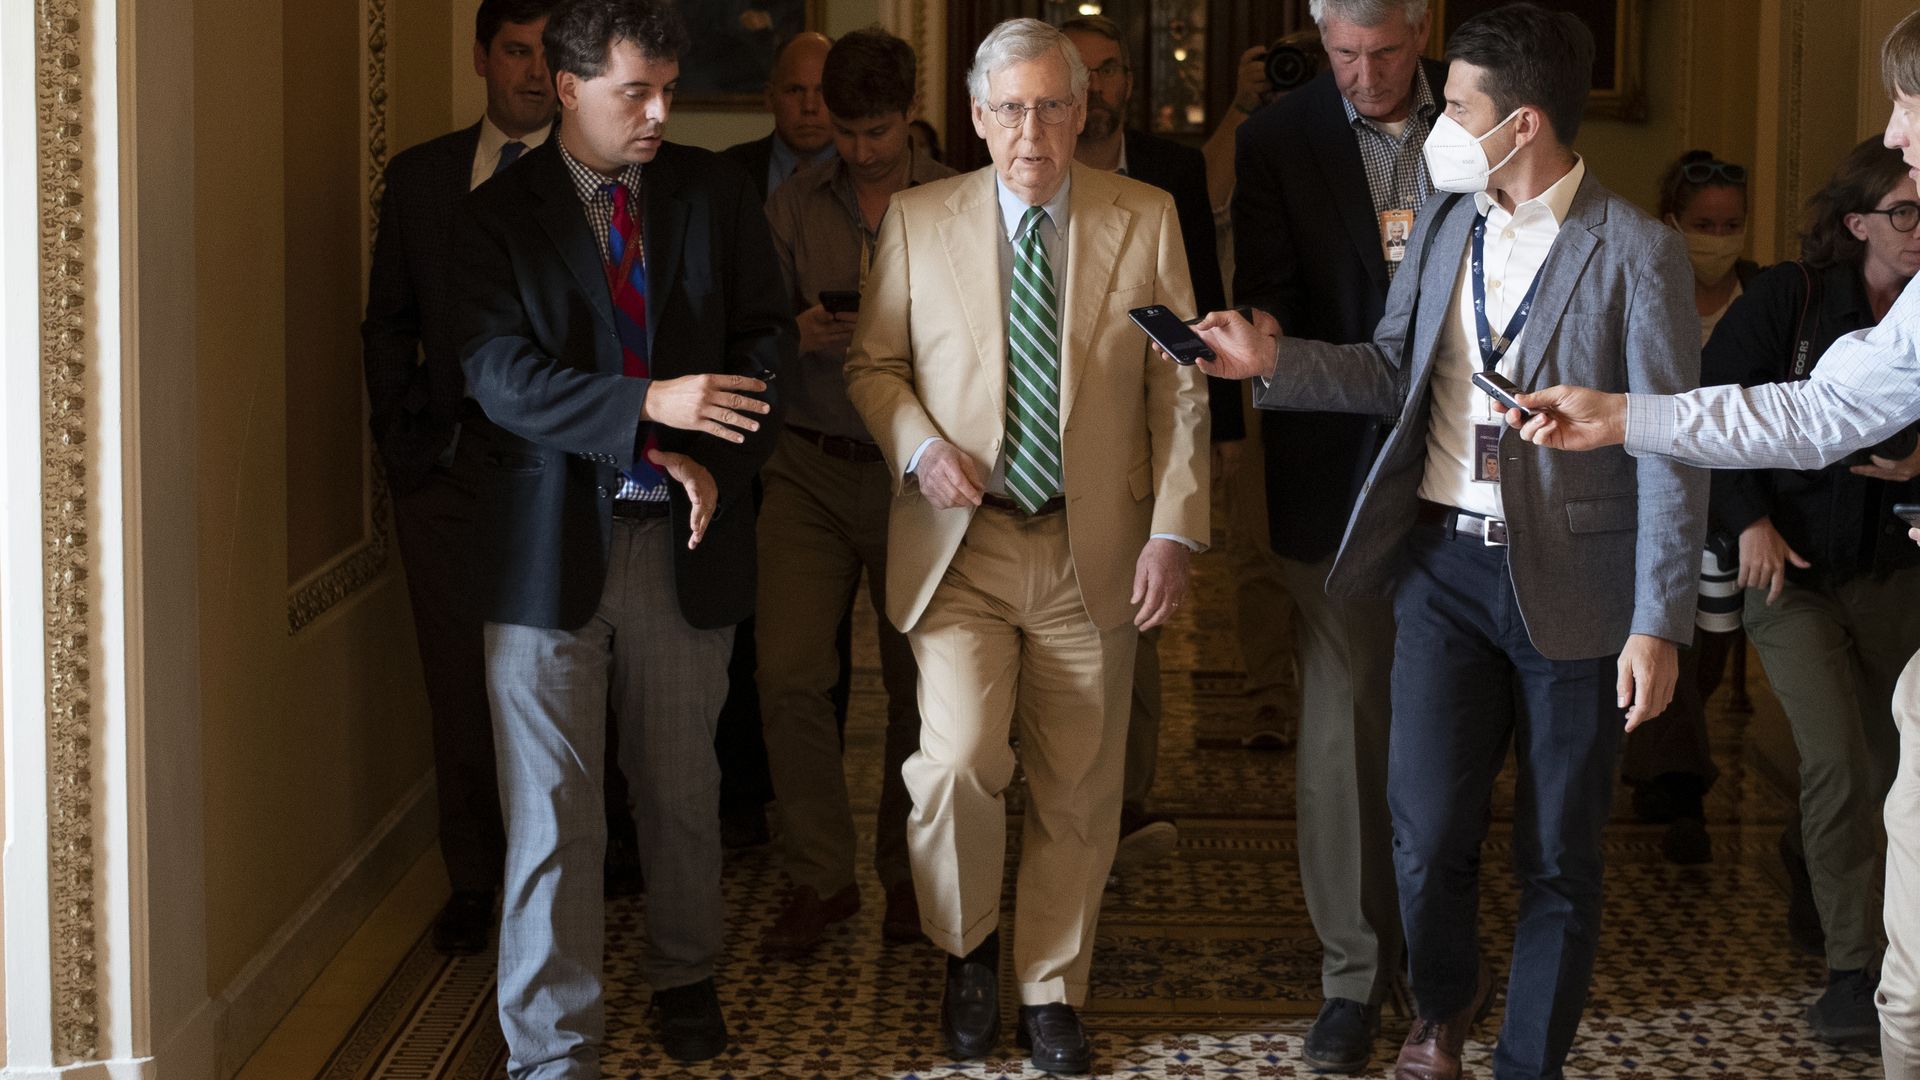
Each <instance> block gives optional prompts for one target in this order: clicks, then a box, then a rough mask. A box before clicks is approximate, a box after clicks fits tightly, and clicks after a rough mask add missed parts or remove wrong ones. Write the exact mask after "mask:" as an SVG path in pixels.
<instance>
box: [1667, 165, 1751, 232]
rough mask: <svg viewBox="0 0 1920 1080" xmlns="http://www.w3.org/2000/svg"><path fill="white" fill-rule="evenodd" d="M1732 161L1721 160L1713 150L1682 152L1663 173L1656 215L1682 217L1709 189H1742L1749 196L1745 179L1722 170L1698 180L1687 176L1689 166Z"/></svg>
mask: <svg viewBox="0 0 1920 1080" xmlns="http://www.w3.org/2000/svg"><path fill="white" fill-rule="evenodd" d="M1730 164H1732V163H1731V162H1726V161H1721V160H1720V159H1719V158H1718V157H1717V156H1715V154H1714V152H1713V151H1711V150H1689V151H1687V152H1686V153H1684V154H1681V155H1680V156H1679V157H1678V158H1676V159H1674V162H1673V164H1671V165H1669V166H1667V171H1666V172H1664V173H1662V174H1661V175H1660V207H1659V213H1657V214H1655V215H1654V216H1655V217H1662V218H1664V217H1666V216H1667V215H1668V214H1672V215H1673V216H1675V217H1679V216H1680V215H1681V214H1684V213H1686V211H1687V207H1689V206H1692V205H1693V197H1694V196H1695V195H1698V194H1700V193H1701V192H1703V191H1705V190H1707V189H1708V188H1716V187H1717V188H1732V189H1733V190H1735V191H1738V192H1739V193H1740V195H1741V197H1742V198H1745V197H1746V194H1747V184H1746V181H1745V180H1741V181H1738V182H1736V181H1733V180H1729V179H1727V177H1726V174H1725V173H1722V172H1717V171H1716V172H1713V173H1711V174H1710V175H1708V177H1707V178H1706V179H1705V180H1699V181H1695V180H1689V179H1687V166H1689V165H1721V166H1726V165H1730Z"/></svg>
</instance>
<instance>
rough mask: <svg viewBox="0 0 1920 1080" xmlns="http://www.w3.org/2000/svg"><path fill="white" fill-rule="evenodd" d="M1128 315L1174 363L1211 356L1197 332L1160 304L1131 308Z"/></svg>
mask: <svg viewBox="0 0 1920 1080" xmlns="http://www.w3.org/2000/svg"><path fill="white" fill-rule="evenodd" d="M1127 317H1128V318H1130V319H1132V320H1133V322H1134V325H1135V326H1138V327H1139V328H1140V329H1142V330H1145V331H1146V332H1147V336H1148V337H1150V338H1152V339H1153V343H1154V344H1155V345H1158V346H1160V348H1161V349H1163V350H1165V351H1166V354H1167V355H1168V356H1171V357H1173V361H1174V363H1176V364H1182V365H1187V366H1191V365H1192V364H1193V362H1194V361H1195V360H1211V359H1213V350H1212V349H1209V348H1207V343H1206V342H1204V341H1201V340H1200V335H1199V334H1196V333H1194V332H1193V328H1192V327H1190V326H1188V325H1187V324H1186V323H1185V322H1184V321H1183V320H1182V319H1181V318H1180V316H1178V315H1175V314H1174V313H1173V312H1172V311H1169V310H1168V309H1166V308H1164V307H1162V306H1160V305H1159V304H1155V305H1153V306H1152V307H1140V308H1134V309H1133V310H1132V311H1129V312H1127Z"/></svg>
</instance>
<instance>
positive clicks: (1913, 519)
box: [1893, 503, 1920, 529]
mask: <svg viewBox="0 0 1920 1080" xmlns="http://www.w3.org/2000/svg"><path fill="white" fill-rule="evenodd" d="M1893 516H1894V517H1897V518H1899V519H1900V520H1901V521H1904V522H1906V523H1907V525H1908V526H1910V527H1912V528H1915V529H1920V503H1894V504H1893Z"/></svg>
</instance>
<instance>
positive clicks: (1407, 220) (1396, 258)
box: [1380, 210, 1413, 263]
mask: <svg viewBox="0 0 1920 1080" xmlns="http://www.w3.org/2000/svg"><path fill="white" fill-rule="evenodd" d="M1412 237H1413V211H1411V210H1382V211H1380V253H1381V254H1383V255H1385V256H1386V257H1387V261H1388V262H1390V263H1397V262H1400V261H1401V260H1403V259H1405V258H1406V257H1407V241H1408V240H1409V239H1411V238H1412Z"/></svg>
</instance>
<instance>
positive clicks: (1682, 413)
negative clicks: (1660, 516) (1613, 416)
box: [1626, 283, 1920, 469]
mask: <svg viewBox="0 0 1920 1080" xmlns="http://www.w3.org/2000/svg"><path fill="white" fill-rule="evenodd" d="M1915 420H1920V288H1916V287H1915V286H1914V285H1912V284H1911V283H1909V284H1908V286H1907V288H1906V289H1905V290H1904V291H1902V292H1901V294H1900V299H1898V300H1896V301H1894V305H1893V308H1892V310H1890V311H1888V312H1887V317H1886V318H1884V319H1881V320H1880V323H1879V325H1877V326H1873V327H1869V328H1868V329H1865V330H1859V331H1855V332H1854V333H1851V334H1848V335H1847V336H1845V337H1843V338H1841V339H1840V340H1838V341H1836V342H1834V343H1833V344H1832V346H1830V347H1829V348H1828V349H1827V351H1826V352H1825V353H1824V354H1823V355H1822V356H1821V357H1820V362H1819V363H1818V364H1817V365H1815V366H1814V369H1813V375H1812V377H1811V378H1807V379H1801V380H1799V381H1796V382H1777V383H1766V384H1763V385H1761V386H1756V387H1753V388H1751V389H1747V390H1742V389H1741V388H1740V387H1739V386H1732V385H1729V386H1708V387H1703V388H1702V389H1699V390H1693V391H1690V392H1688V393H1685V394H1675V395H1666V394H1628V395H1627V421H1626V423H1627V432H1626V436H1627V438H1626V442H1627V452H1628V453H1630V454H1635V455H1642V456H1644V455H1648V454H1659V455H1663V456H1666V457H1670V458H1673V459H1675V460H1676V461H1683V462H1685V463H1687V464H1689V465H1699V466H1704V467H1706V468H1721V469H1726V468H1745V469H1821V468H1825V467H1826V466H1828V465H1831V464H1833V463H1834V462H1836V461H1839V460H1840V459H1841V458H1843V457H1845V456H1847V455H1848V454H1850V453H1852V452H1853V451H1855V450H1859V449H1863V448H1865V447H1869V446H1873V445H1874V444H1876V443H1878V442H1880V441H1881V440H1883V439H1885V438H1887V437H1888V436H1890V435H1892V434H1894V433H1895V432H1897V431H1899V430H1901V429H1902V428H1905V427H1906V426H1907V425H1908V424H1911V423H1913V422H1914V421H1915Z"/></svg>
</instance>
